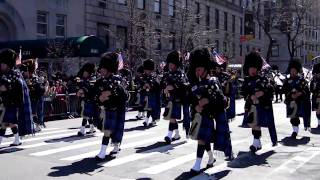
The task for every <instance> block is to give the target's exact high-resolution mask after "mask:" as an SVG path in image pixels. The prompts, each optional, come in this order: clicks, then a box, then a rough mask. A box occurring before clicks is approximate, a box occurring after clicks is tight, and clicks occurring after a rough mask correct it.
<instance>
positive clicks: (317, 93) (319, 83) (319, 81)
mask: <svg viewBox="0 0 320 180" xmlns="http://www.w3.org/2000/svg"><path fill="white" fill-rule="evenodd" d="M312 75H313V78H312V81H311V83H310V91H311V93H312V110H313V111H316V116H317V119H318V129H320V63H318V64H315V65H314V66H313V69H312Z"/></svg>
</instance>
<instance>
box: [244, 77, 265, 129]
mask: <svg viewBox="0 0 320 180" xmlns="http://www.w3.org/2000/svg"><path fill="white" fill-rule="evenodd" d="M248 84H249V86H250V85H251V87H250V88H249V89H250V92H249V93H248V95H247V97H246V103H245V110H246V111H247V112H248V116H247V122H248V125H249V126H250V127H255V126H257V125H258V110H257V105H258V104H259V99H258V98H257V99H256V100H252V99H251V96H254V95H255V94H256V93H257V92H259V91H263V92H264V90H263V86H261V85H260V84H258V83H257V81H251V82H250V83H248Z"/></svg>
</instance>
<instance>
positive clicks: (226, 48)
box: [223, 42, 228, 53]
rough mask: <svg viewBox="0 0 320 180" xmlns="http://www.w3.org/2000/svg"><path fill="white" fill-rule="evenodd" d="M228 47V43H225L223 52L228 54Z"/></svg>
mask: <svg viewBox="0 0 320 180" xmlns="http://www.w3.org/2000/svg"><path fill="white" fill-rule="evenodd" d="M227 51H228V47H227V42H223V52H224V53H227Z"/></svg>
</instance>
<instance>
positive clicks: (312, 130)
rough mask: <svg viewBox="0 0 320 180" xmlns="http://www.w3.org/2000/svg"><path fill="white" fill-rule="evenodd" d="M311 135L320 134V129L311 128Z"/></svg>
mask: <svg viewBox="0 0 320 180" xmlns="http://www.w3.org/2000/svg"><path fill="white" fill-rule="evenodd" d="M311 133H312V134H320V129H319V128H311Z"/></svg>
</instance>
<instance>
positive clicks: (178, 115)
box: [164, 102, 182, 119]
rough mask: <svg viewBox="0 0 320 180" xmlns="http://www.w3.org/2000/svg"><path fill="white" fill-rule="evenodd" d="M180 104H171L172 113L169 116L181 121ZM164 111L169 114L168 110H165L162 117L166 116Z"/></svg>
mask: <svg viewBox="0 0 320 180" xmlns="http://www.w3.org/2000/svg"><path fill="white" fill-rule="evenodd" d="M181 106H182V104H181V103H179V102H172V112H171V114H170V115H169V117H171V118H172V119H181V110H182V107H181ZM166 111H168V112H169V109H168V108H165V112H164V116H166Z"/></svg>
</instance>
